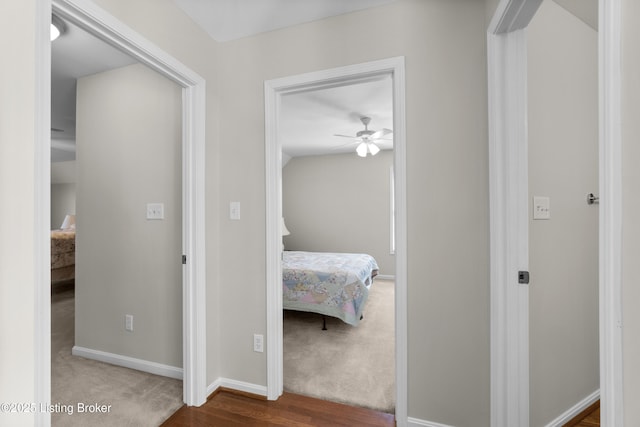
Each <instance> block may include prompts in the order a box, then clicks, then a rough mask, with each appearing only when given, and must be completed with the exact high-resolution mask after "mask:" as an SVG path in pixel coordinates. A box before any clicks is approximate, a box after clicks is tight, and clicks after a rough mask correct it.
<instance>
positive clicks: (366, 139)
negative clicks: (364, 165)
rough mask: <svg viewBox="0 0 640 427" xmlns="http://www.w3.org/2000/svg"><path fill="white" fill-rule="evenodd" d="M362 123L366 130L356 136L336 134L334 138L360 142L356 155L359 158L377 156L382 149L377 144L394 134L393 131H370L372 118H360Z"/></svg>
mask: <svg viewBox="0 0 640 427" xmlns="http://www.w3.org/2000/svg"><path fill="white" fill-rule="evenodd" d="M360 121H361V122H362V124H363V125H364V130H361V131H359V132H358V133H356V135H355V136H350V135H339V134H334V136H340V137H344V138H355V139H356V141H355V143H358V142H359V144H358V147H356V153H358V156H360V157H367V153H369V154H371V155H372V156H375V155H376V154H378V152H379V151H380V147H378V146H377V145H376V142H377V141H379V140H381V139H382V137H384V136H385V135H388V134H390V133H393V131H392V130H391V129H385V128H383V129H380V130H379V131H373V130H369V123H370V122H371V117H366V116H365V117H360Z"/></svg>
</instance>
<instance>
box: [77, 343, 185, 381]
mask: <svg viewBox="0 0 640 427" xmlns="http://www.w3.org/2000/svg"><path fill="white" fill-rule="evenodd" d="M71 354H73V355H74V356H81V357H84V358H87V359H92V360H97V361H99V362H105V363H109V364H111V365H116V366H122V367H124V368H130V369H136V370H138V371H142V372H148V373H150V374H155V375H161V376H163V377H169V378H175V379H177V380H181V379H182V378H183V370H182V368H176V367H175V366H169V365H163V364H161V363H156V362H149V361H148V360H142V359H136V358H134V357H129V356H122V355H119V354H114V353H107V352H106V351H100V350H92V349H90V348H85V347H79V346H77V345H74V346H73V348H72V349H71Z"/></svg>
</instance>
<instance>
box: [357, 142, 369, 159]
mask: <svg viewBox="0 0 640 427" xmlns="http://www.w3.org/2000/svg"><path fill="white" fill-rule="evenodd" d="M356 153H358V156H360V157H367V143H366V142H361V143H360V144H359V145H358V147H357V148H356Z"/></svg>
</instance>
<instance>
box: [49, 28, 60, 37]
mask: <svg viewBox="0 0 640 427" xmlns="http://www.w3.org/2000/svg"><path fill="white" fill-rule="evenodd" d="M58 37H60V30H59V29H58V27H56V26H55V25H53V24H51V35H50V38H51V41H54V40H55V39H57V38H58Z"/></svg>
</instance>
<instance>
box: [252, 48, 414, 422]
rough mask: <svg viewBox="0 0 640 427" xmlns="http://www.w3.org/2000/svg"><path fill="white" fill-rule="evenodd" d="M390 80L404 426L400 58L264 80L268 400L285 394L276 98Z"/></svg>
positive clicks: (400, 417)
mask: <svg viewBox="0 0 640 427" xmlns="http://www.w3.org/2000/svg"><path fill="white" fill-rule="evenodd" d="M385 74H386V75H391V76H392V80H393V99H394V102H393V120H394V124H393V133H394V138H393V140H394V170H395V198H396V253H395V257H396V288H395V289H396V304H395V311H396V313H395V315H396V320H395V321H396V333H395V336H396V421H397V425H398V426H405V425H406V424H407V420H408V415H407V315H406V313H407V310H406V308H407V210H406V209H407V195H406V154H405V146H406V143H405V141H406V131H405V74H404V57H396V58H390V59H384V60H380V61H373V62H367V63H363V64H356V65H351V66H346V67H340V68H333V69H329V70H323V71H318V72H312V73H307V74H302V75H297V76H291V77H284V78H280V79H274V80H268V81H265V85H264V90H265V150H266V152H265V159H266V192H267V201H266V209H267V211H266V257H267V259H266V267H267V271H266V273H267V397H268V399H270V400H276V399H278V397H279V396H280V395H282V391H283V379H282V378H283V355H282V352H283V347H282V265H281V261H280V256H281V251H282V249H281V245H282V233H281V230H280V227H281V225H280V224H281V220H280V218H282V149H281V146H280V142H279V140H278V116H279V108H280V97H281V96H282V95H283V94H285V93H290V92H293V91H299V90H308V89H310V88H314V87H322V86H329V85H336V84H347V83H352V82H354V81H357V80H360V79H366V78H370V77H372V76H378V75H385Z"/></svg>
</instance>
